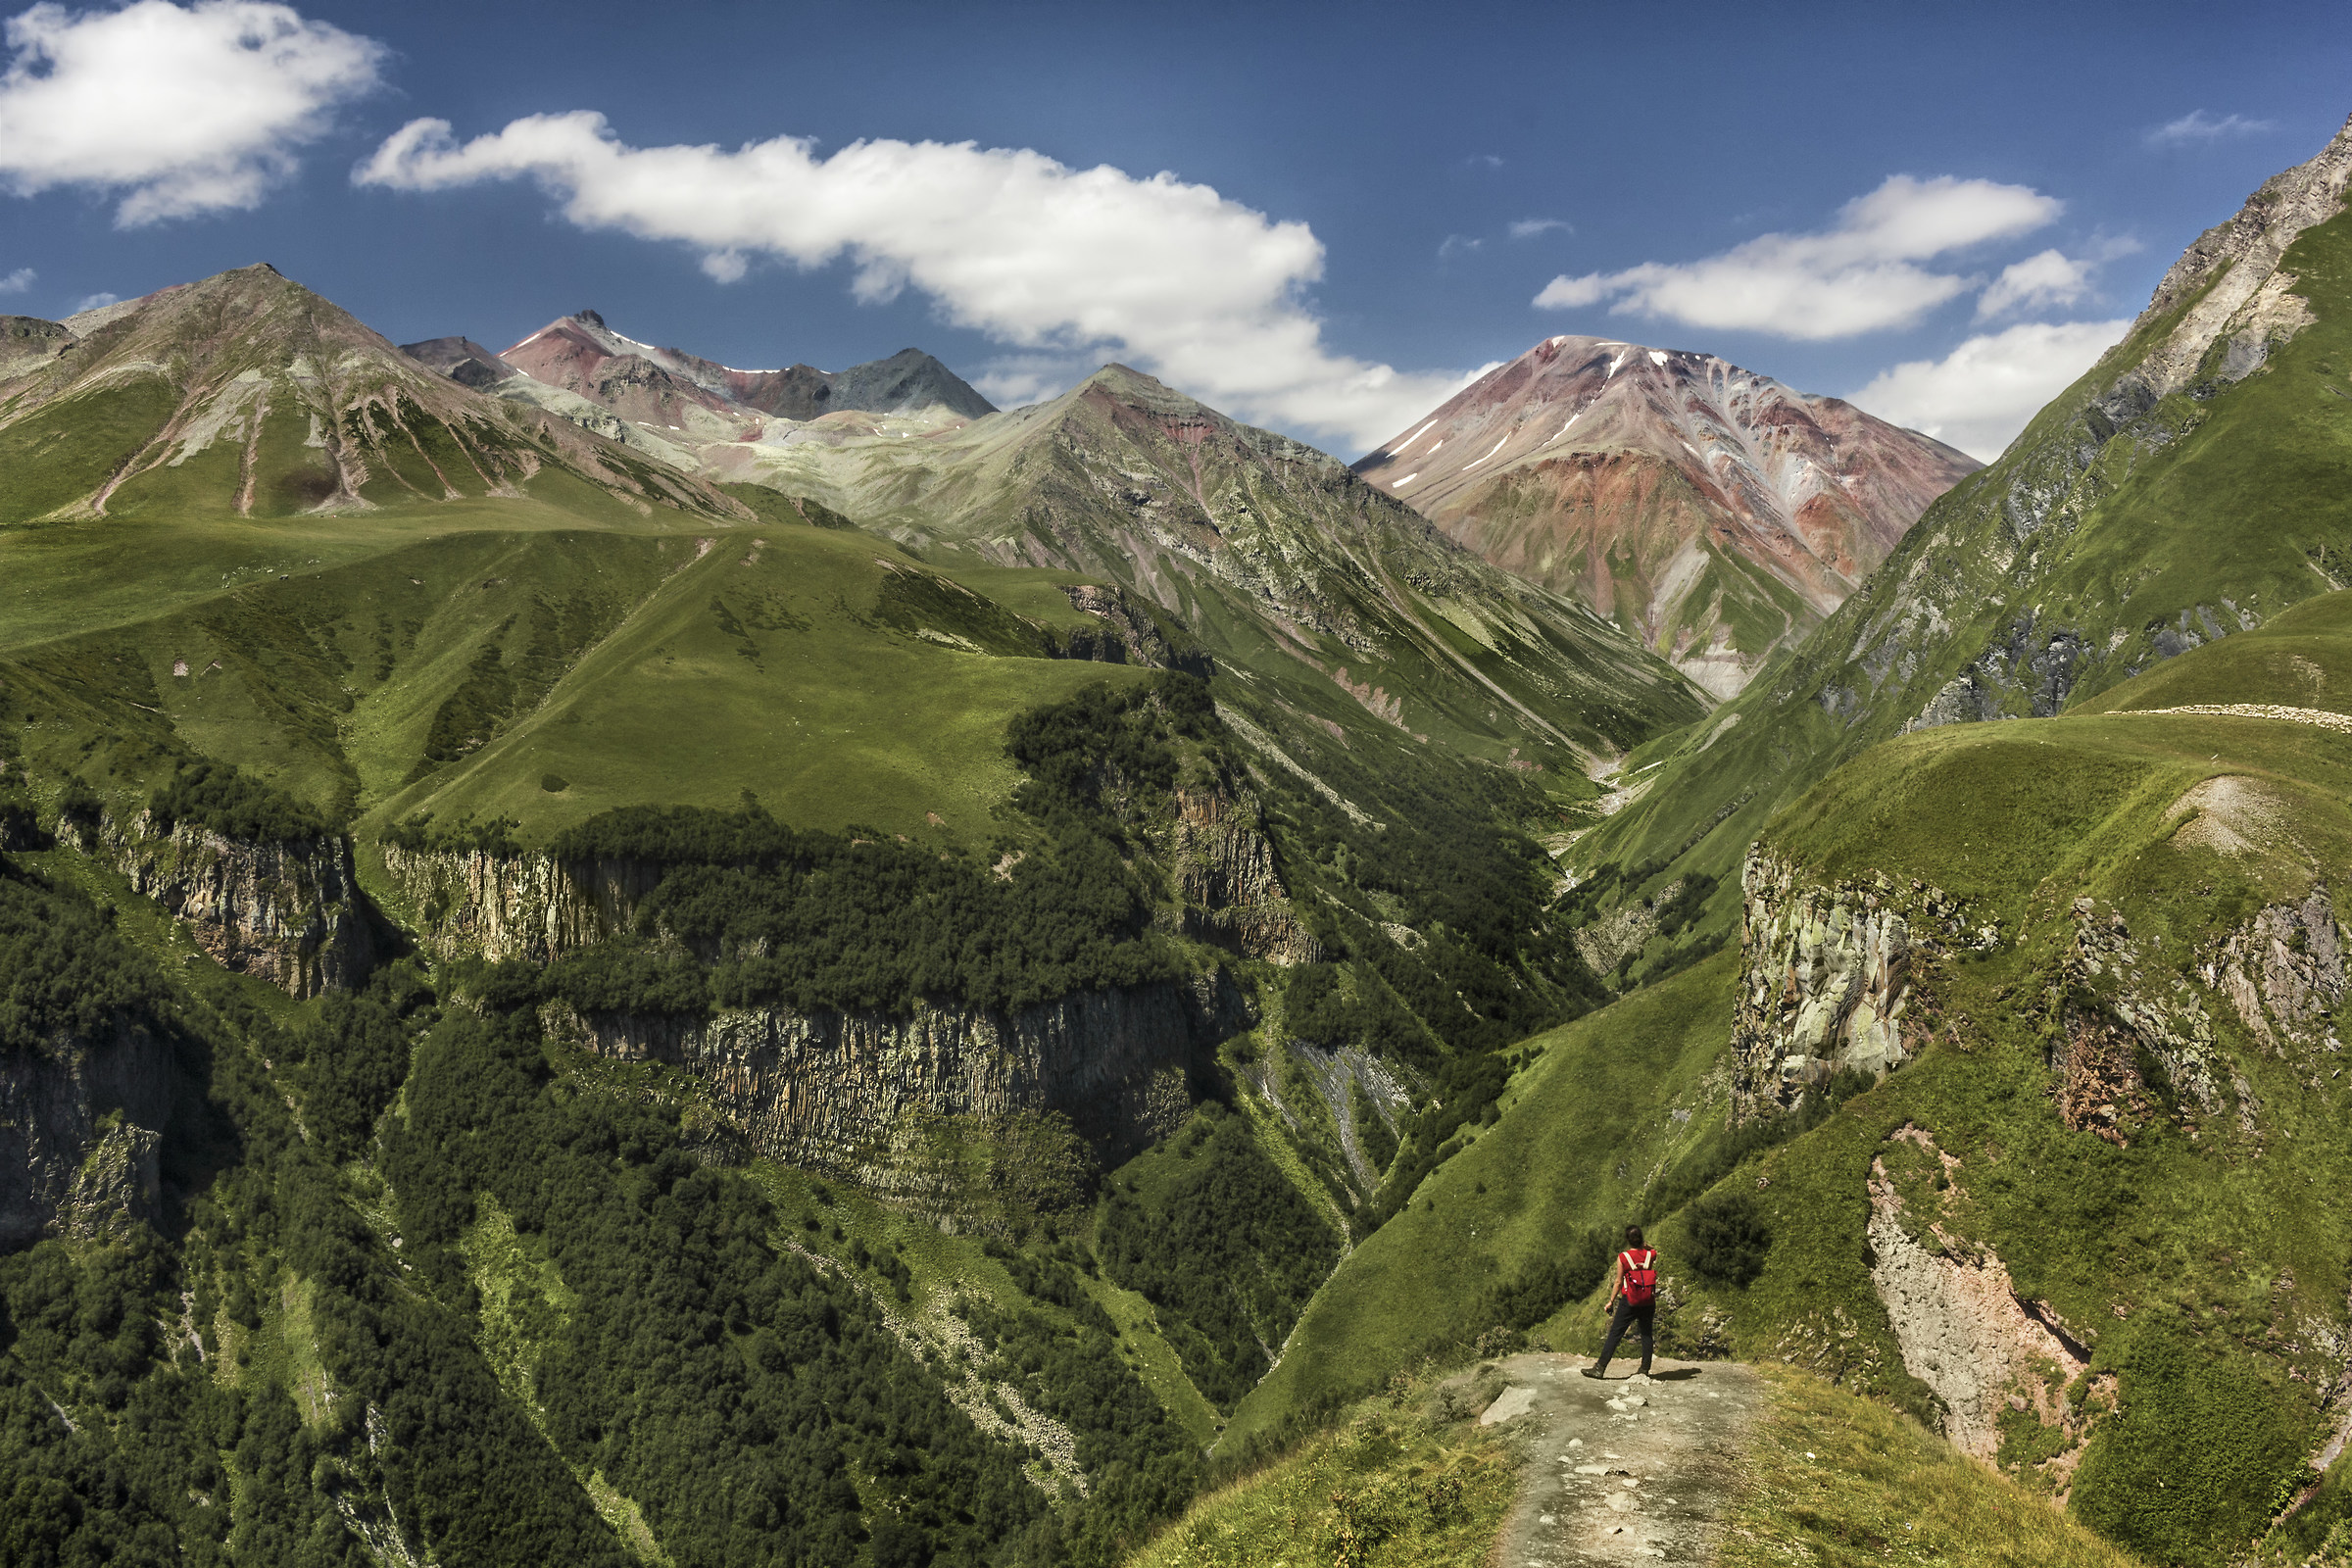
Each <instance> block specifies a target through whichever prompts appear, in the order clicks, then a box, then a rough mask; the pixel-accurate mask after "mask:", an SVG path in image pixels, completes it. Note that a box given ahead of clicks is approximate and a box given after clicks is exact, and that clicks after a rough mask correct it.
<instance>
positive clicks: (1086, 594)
mask: <svg viewBox="0 0 2352 1568" xmlns="http://www.w3.org/2000/svg"><path fill="white" fill-rule="evenodd" d="M1061 591H1062V593H1064V594H1065V595H1067V596H1068V598H1069V601H1070V608H1071V609H1072V610H1081V611H1084V612H1085V613H1088V614H1090V615H1092V616H1094V617H1095V618H1096V619H1098V620H1100V621H1101V622H1102V623H1103V624H1102V627H1101V628H1100V629H1099V630H1098V629H1095V628H1091V627H1089V628H1082V629H1080V630H1077V631H1073V632H1071V633H1069V634H1068V636H1067V637H1066V639H1065V640H1064V642H1063V645H1062V656H1063V657H1064V658H1067V659H1086V660H1092V661H1094V662H1096V663H1101V664H1141V665H1143V666H1144V667H1145V668H1147V669H1181V670H1183V671H1184V672H1185V673H1187V674H1189V675H1198V676H1200V677H1201V679H1202V680H1206V679H1207V678H1208V677H1209V676H1211V675H1213V674H1215V673H1216V662H1215V661H1213V660H1212V659H1210V658H1209V656H1208V654H1207V652H1206V651H1205V650H1204V649H1202V648H1201V646H1200V645H1199V644H1197V643H1195V642H1193V641H1192V640H1191V639H1190V638H1186V639H1184V642H1183V645H1182V646H1181V647H1179V646H1178V645H1177V644H1176V643H1174V642H1171V641H1170V640H1169V638H1168V636H1167V634H1166V633H1165V632H1163V631H1162V630H1161V629H1160V626H1159V622H1158V621H1157V619H1155V618H1154V617H1153V616H1152V612H1151V610H1150V609H1149V608H1148V607H1147V606H1146V605H1145V604H1144V603H1143V602H1142V601H1141V600H1139V599H1137V598H1136V597H1135V596H1134V595H1132V594H1129V593H1127V592H1125V591H1124V590H1122V589H1118V588H1110V587H1105V586H1104V585H1103V584H1102V583H1094V582H1074V583H1068V584H1065V585H1064V586H1063V588H1062V590H1061Z"/></svg>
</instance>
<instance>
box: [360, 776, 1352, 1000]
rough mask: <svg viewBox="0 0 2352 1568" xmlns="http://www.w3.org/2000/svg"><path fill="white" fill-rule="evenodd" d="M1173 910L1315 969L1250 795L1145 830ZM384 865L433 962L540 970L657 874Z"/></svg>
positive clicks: (508, 865)
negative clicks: (528, 962)
mask: <svg viewBox="0 0 2352 1568" xmlns="http://www.w3.org/2000/svg"><path fill="white" fill-rule="evenodd" d="M1144 826H1145V827H1146V829H1147V830H1148V831H1152V832H1153V835H1154V837H1156V838H1157V839H1158V840H1159V841H1160V844H1161V846H1162V850H1163V853H1164V854H1165V855H1166V857H1167V863H1168V865H1169V868H1170V870H1171V872H1172V873H1173V876H1174V880H1175V883H1176V887H1177V892H1178V896H1179V898H1180V899H1181V901H1182V904H1181V907H1179V908H1178V909H1176V910H1173V911H1170V913H1169V915H1168V920H1169V922H1170V923H1171V924H1172V925H1173V926H1174V927H1175V928H1176V929H1179V930H1182V931H1183V932H1184V933H1185V934H1187V935H1189V936H1195V937H1199V938H1200V939H1201V940H1202V941H1205V942H1211V943H1214V944H1216V945H1217V946H1219V947H1222V948H1224V949H1226V950H1227V951H1229V952H1232V953H1234V954H1237V955H1239V956H1243V957H1249V958H1263V959H1266V960H1268V961H1270V962H1273V963H1277V964H1292V963H1312V962H1315V961H1316V960H1317V959H1318V958H1320V956H1322V945H1321V944H1320V943H1318V942H1317V941H1316V940H1315V938H1314V937H1313V936H1312V935H1311V934H1310V933H1309V932H1308V931H1307V930H1306V928H1305V927H1304V926H1303V925H1301V924H1300V923H1299V919H1298V916H1297V914H1296V913H1295V912H1294V911H1293V909H1292V907H1291V904H1290V895H1289V891H1288V890H1287V889H1286V888H1285V887H1284V886H1283V883H1282V878H1281V876H1280V875H1279V873H1278V872H1277V871H1276V869H1275V865H1274V847H1273V845H1272V843H1271V842H1269V841H1268V840H1267V838H1266V835H1265V826H1264V819H1263V816H1262V813H1261V812H1260V809H1259V807H1258V804H1257V799H1256V797H1255V796H1253V795H1251V794H1250V793H1249V792H1248V791H1246V790H1244V791H1240V792H1237V793H1233V794H1228V793H1226V792H1224V791H1222V790H1213V789H1211V790H1191V791H1179V792H1178V793H1177V814H1176V817H1175V820H1174V821H1173V822H1169V823H1165V824H1160V825H1156V826H1154V825H1153V824H1144ZM383 855H384V866H385V869H386V870H387V871H388V872H390V874H391V876H392V879H393V881H394V883H395V884H396V885H397V886H398V887H399V888H400V890H401V894H402V897H403V898H404V899H405V900H406V901H407V902H408V903H409V904H410V906H411V907H414V908H415V909H416V910H417V913H418V917H419V921H420V940H421V941H422V942H423V944H424V946H425V947H426V948H428V949H430V950H431V951H432V952H434V953H436V954H438V955H440V956H445V957H446V956H456V955H458V954H460V953H467V952H478V953H480V954H481V955H482V956H484V957H486V958H489V959H491V960H493V961H498V960H501V959H506V958H530V959H533V960H535V961H538V962H541V963H544V962H546V961H548V960H549V959H551V958H555V957H558V956H562V955H564V954H565V953H570V952H573V951H575V950H577V949H579V948H584V947H588V946H591V945H593V944H595V943H598V942H602V941H605V940H606V939H608V938H610V937H614V936H618V935H621V934H623V933H625V932H626V931H628V930H629V928H630V925H631V923H632V922H633V921H634V920H635V919H636V915H637V907H638V906H639V905H640V904H641V903H643V902H644V900H645V899H646V898H647V897H648V896H649V895H650V894H652V892H653V891H654V889H655V888H656V887H658V886H660V885H661V881H662V872H663V868H662V866H660V865H658V864H653V863H640V862H637V861H629V860H600V861H568V860H556V859H553V858H549V857H547V856H543V855H509V856H499V855H491V854H487V853H484V852H482V851H478V850H468V851H463V852H453V851H430V852H426V851H415V850H404V849H402V848H400V847H399V846H398V845H394V844H386V845H385V846H384V847H383Z"/></svg>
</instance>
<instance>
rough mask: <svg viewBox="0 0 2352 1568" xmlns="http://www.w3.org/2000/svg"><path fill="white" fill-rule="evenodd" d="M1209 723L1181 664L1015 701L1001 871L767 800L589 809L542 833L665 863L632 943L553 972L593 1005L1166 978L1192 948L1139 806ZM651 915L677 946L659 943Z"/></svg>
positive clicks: (1027, 1000) (1029, 995)
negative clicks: (1136, 836) (1168, 902)
mask: <svg viewBox="0 0 2352 1568" xmlns="http://www.w3.org/2000/svg"><path fill="white" fill-rule="evenodd" d="M1214 725H1215V719H1214V715H1213V711H1211V709H1210V708H1209V705H1208V699H1207V695H1206V692H1205V689H1204V688H1203V687H1202V685H1201V682H1199V681H1198V680H1196V679H1194V678H1193V677H1191V676H1187V675H1180V674H1168V675H1164V676H1161V677H1160V678H1159V679H1157V680H1156V681H1155V682H1153V683H1152V684H1151V685H1149V686H1132V687H1128V688H1126V689H1124V690H1114V689H1113V688H1111V687H1109V686H1105V685H1098V686H1095V687H1091V688H1086V689H1083V690H1081V691H1080V692H1079V694H1078V695H1077V696H1076V697H1075V698H1073V699H1072V701H1070V702H1069V703H1066V704H1061V705H1056V706H1054V707H1050V708H1047V709H1043V710H1039V711H1035V712H1033V713H1030V714H1026V715H1023V716H1022V717H1020V718H1019V719H1017V720H1016V721H1015V722H1014V724H1013V726H1012V728H1011V732H1010V737H1009V740H1008V743H1007V750H1008V751H1009V752H1010V754H1011V756H1012V757H1013V759H1014V760H1016V761H1017V762H1018V763H1019V764H1020V765H1021V767H1022V768H1023V770H1024V772H1025V773H1026V774H1027V776H1028V777H1027V782H1026V783H1025V784H1023V786H1022V787H1021V789H1020V790H1019V791H1018V792H1017V793H1016V796H1015V801H1014V804H1015V806H1016V807H1017V808H1018V809H1020V810H1021V811H1023V812H1025V813H1026V814H1027V815H1028V816H1029V818H1030V819H1031V822H1032V823H1033V824H1034V826H1033V828H1032V831H1031V832H1030V833H1028V834H1027V835H1025V836H1024V837H1023V838H1022V839H1021V840H1019V841H1018V844H1019V847H1018V848H1017V849H1016V848H1013V847H1012V846H1011V844H1010V843H1008V844H1007V845H1005V846H1004V847H1003V852H1002V856H1003V858H1004V859H1005V860H1010V861H1012V862H1013V863H1011V864H1010V865H1008V866H1005V868H1004V869H1003V870H1002V871H999V870H996V869H992V868H991V867H990V866H988V865H986V864H983V863H981V862H979V861H978V860H977V859H976V858H974V857H972V856H971V855H969V854H968V853H967V852H963V851H961V850H960V849H951V850H948V851H945V852H943V851H941V850H940V849H939V848H937V847H936V846H925V845H919V844H913V843H905V842H899V841H896V840H894V839H892V838H890V837H888V836H886V835H883V834H882V833H880V832H879V831H878V830H874V829H865V830H862V831H860V830H855V829H853V830H852V831H851V832H850V833H827V832H821V831H809V830H796V829H793V828H790V827H787V826H785V825H784V824H782V823H780V822H778V821H777V820H776V819H775V818H774V817H773V816H771V815H769V814H768V812H767V811H766V810H765V809H762V808H761V807H760V805H759V804H758V803H757V802H751V803H748V804H746V805H745V806H743V807H742V808H740V809H737V810H734V811H715V810H709V809H697V808H691V807H676V808H669V809H657V808H651V807H639V808H626V809H621V810H618V811H613V812H608V813H605V814H604V815H601V816H598V817H595V818H592V819H590V820H589V821H587V822H584V823H581V824H580V825H579V826H577V827H573V828H568V829H566V830H564V832H563V833H561V834H559V835H558V836H557V837H556V838H555V839H554V840H553V841H552V842H551V843H550V845H549V847H548V853H549V854H550V855H551V856H552V857H553V858H556V859H557V860H559V861H562V862H567V863H573V864H579V865H584V866H585V865H593V864H597V863H615V862H616V863H626V864H633V865H638V866H657V867H660V868H661V878H660V881H659V883H658V884H657V885H656V886H655V887H654V889H653V891H652V892H651V893H650V894H649V895H648V896H647V897H646V898H645V899H644V901H643V902H642V903H641V904H640V905H639V907H638V911H637V916H636V930H637V933H638V942H637V943H636V944H634V945H630V944H622V945H610V944H608V945H605V946H600V947H597V948H592V949H589V950H586V951H584V952H582V953H579V954H576V955H572V956H566V957H565V958H564V959H562V960H561V961H559V962H558V963H557V964H556V965H555V966H554V968H553V970H552V972H551V974H550V977H549V985H550V987H551V989H552V990H553V992H554V993H555V994H556V995H558V996H560V997H562V998H564V1000H565V1001H567V1002H569V1003H571V1004H572V1005H574V1006H575V1007H578V1008H580V1009H581V1010H583V1011H586V1012H696V1011H701V1010H704V1009H706V1008H708V1007H709V1006H711V1005H730V1006H748V1005H763V1004H764V1005H783V1006H789V1007H793V1008H797V1009H800V1010H804V1011H806V1010H812V1009H815V1008H819V1007H851V1008H872V1009H880V1010H884V1011H889V1012H895V1013H901V1014H904V1013H906V1012H907V1011H909V1010H911V1008H912V1007H913V1006H914V1005H915V1004H916V1002H918V1001H921V1000H929V1001H932V1002H937V1003H964V1004H969V1005H977V1006H983V1007H992V1008H1007V1009H1008V1008H1017V1007H1024V1006H1029V1005H1034V1004H1037V1003H1041V1002H1049V1001H1052V1000H1054V999H1055V998H1058V997H1062V996H1066V995H1068V994H1070V993H1071V992H1076V991H1089V990H1099V989H1103V988H1106V987H1113V986H1132V985H1139V984H1142V983H1144V982H1146V981H1151V980H1160V979H1167V978H1171V977H1173V976H1174V975H1176V974H1178V973H1180V972H1182V969H1183V964H1184V960H1183V959H1182V958H1181V957H1180V956H1179V954H1178V953H1177V951H1176V950H1175V949H1174V947H1173V946H1172V945H1171V944H1170V943H1169V941H1168V940H1167V938H1165V937H1164V936H1162V935H1160V934H1159V933H1158V932H1156V931H1155V930H1153V929H1152V908H1153V906H1154V904H1155V902H1156V901H1157V899H1158V898H1159V897H1162V896H1164V895H1162V894H1161V892H1160V890H1159V889H1158V888H1157V887H1156V886H1155V885H1154V883H1153V881H1152V879H1151V878H1150V876H1149V873H1148V872H1147V871H1145V870H1143V869H1140V868H1139V867H1138V866H1137V865H1136V864H1135V863H1134V862H1133V860H1132V859H1131V857H1132V856H1133V855H1134V853H1135V847H1134V846H1133V845H1131V844H1130V843H1129V842H1128V841H1129V839H1130V837H1131V836H1132V834H1131V829H1130V827H1129V824H1130V823H1134V824H1136V827H1137V828H1138V829H1140V827H1141V825H1142V824H1143V823H1145V822H1150V821H1155V820H1160V819H1164V818H1165V817H1166V815H1167V814H1168V808H1167V797H1168V794H1169V792H1170V791H1171V790H1172V789H1173V788H1174V787H1175V784H1176V781H1177V775H1178V770H1179V765H1180V753H1179V749H1178V743H1179V742H1184V741H1190V742H1193V743H1194V744H1195V745H1196V746H1198V745H1199V744H1201V742H1203V741H1204V740H1210V741H1213V739H1214V736H1213V730H1214ZM1106 792H1115V796H1116V798H1115V800H1114V799H1111V798H1109V796H1108V795H1106ZM657 932H659V933H663V934H665V937H666V939H672V940H674V941H675V942H676V943H677V944H682V945H683V947H684V949H685V950H686V952H685V953H684V954H680V953H678V952H676V951H675V949H674V948H657V947H655V946H653V945H652V944H653V940H654V937H655V934H656V933H657ZM689 955H690V957H689Z"/></svg>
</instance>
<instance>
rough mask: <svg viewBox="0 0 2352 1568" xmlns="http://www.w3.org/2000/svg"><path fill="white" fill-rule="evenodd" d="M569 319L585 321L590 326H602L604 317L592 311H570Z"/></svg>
mask: <svg viewBox="0 0 2352 1568" xmlns="http://www.w3.org/2000/svg"><path fill="white" fill-rule="evenodd" d="M571 319H572V320H575V321H586V322H587V323H588V324H589V325H590V326H603V325H604V324H605V319H604V318H603V317H601V316H599V315H597V314H596V313H595V312H594V311H574V312H572V313H571Z"/></svg>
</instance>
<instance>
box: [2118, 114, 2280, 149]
mask: <svg viewBox="0 0 2352 1568" xmlns="http://www.w3.org/2000/svg"><path fill="white" fill-rule="evenodd" d="M2277 129H2278V122H2276V121H2271V120H2248V119H2247V118H2246V117H2245V116H2243V115H2222V116H2220V117H2218V118H2217V117H2215V116H2213V115H2209V114H2207V113H2206V112H2205V111H2204V110H2202V109H2192V110H2190V111H2189V112H2188V113H2187V114H2185V115H2182V116H2181V117H2180V119H2179V120H2175V121H2171V122H2169V123H2165V124H2162V125H2158V126H2157V127H2156V128H2155V129H2154V130H2151V131H2149V132H2148V134H2147V138H2146V139H2147V143H2148V145H2149V146H2151V147H2186V146H2189V145H2191V144H2192V143H2196V142H2207V141H2220V140H2222V139H2223V138H2224V137H2227V136H2259V135H2262V134H2263V133H2264V132H2266V131H2273V130H2277Z"/></svg>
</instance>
